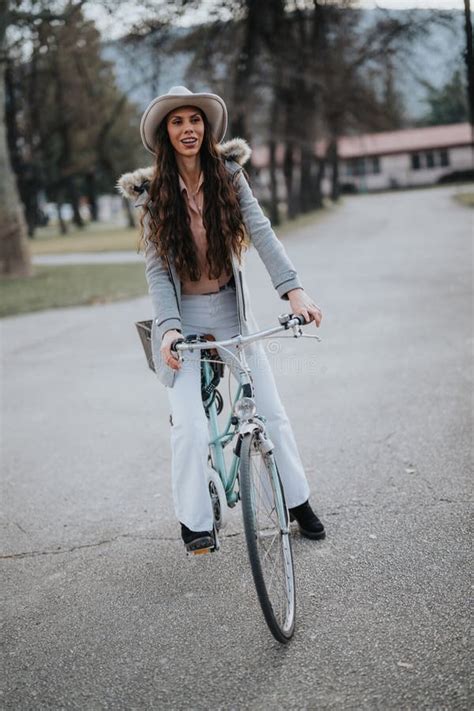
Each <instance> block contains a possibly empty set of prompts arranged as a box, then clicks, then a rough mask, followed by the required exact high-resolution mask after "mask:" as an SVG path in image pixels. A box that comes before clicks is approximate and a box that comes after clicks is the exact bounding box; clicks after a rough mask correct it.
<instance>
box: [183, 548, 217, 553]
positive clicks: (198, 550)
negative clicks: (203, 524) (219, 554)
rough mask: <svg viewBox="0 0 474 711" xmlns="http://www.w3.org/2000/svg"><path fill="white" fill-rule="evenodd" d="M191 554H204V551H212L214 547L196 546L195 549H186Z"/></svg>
mask: <svg viewBox="0 0 474 711" xmlns="http://www.w3.org/2000/svg"><path fill="white" fill-rule="evenodd" d="M188 552H189V553H190V554H191V555H205V554H206V553H213V552H214V548H213V547H212V548H198V549H197V550H196V551H188Z"/></svg>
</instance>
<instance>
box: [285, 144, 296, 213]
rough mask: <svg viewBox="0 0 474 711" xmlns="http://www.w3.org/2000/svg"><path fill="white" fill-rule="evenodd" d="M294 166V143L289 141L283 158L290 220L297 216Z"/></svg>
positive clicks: (287, 209)
mask: <svg viewBox="0 0 474 711" xmlns="http://www.w3.org/2000/svg"><path fill="white" fill-rule="evenodd" d="M293 167H294V156H293V144H292V143H287V144H286V145H285V157H284V159H283V174H284V176H285V186H286V214H287V218H288V219H289V220H292V219H293V218H294V217H296V213H297V211H296V204H295V195H294V190H293Z"/></svg>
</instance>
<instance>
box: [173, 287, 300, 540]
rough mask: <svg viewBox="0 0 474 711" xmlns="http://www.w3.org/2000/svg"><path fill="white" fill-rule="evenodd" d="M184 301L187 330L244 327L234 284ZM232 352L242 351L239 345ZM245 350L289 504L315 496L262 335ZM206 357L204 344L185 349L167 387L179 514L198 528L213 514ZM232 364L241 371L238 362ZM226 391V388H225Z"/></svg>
mask: <svg viewBox="0 0 474 711" xmlns="http://www.w3.org/2000/svg"><path fill="white" fill-rule="evenodd" d="M181 307H182V312H181V326H182V332H183V335H184V336H188V335H190V334H198V335H203V334H207V333H210V334H212V335H213V336H214V337H215V338H216V340H223V339H226V338H232V337H233V336H236V335H237V334H238V333H239V325H238V315H237V299H236V292H235V288H234V287H233V286H227V287H226V288H225V289H223V290H222V291H219V292H217V293H215V294H206V295H203V294H198V295H195V294H192V295H186V294H183V295H182V296H181ZM218 350H219V355H220V357H221V358H222V360H224V361H225V362H227V363H229V361H230V362H232V359H230V358H229V356H228V354H226V353H225V351H223V350H222V349H218ZM232 352H234V353H235V352H236V351H235V348H234V349H233V350H232ZM245 353H246V358H247V362H248V365H249V366H250V368H251V373H252V379H253V385H254V390H255V403H256V406H257V412H258V413H259V414H261V415H264V417H266V427H267V432H268V434H269V437H270V439H271V440H272V442H273V444H274V447H275V449H274V454H275V459H276V462H277V465H278V469H279V472H280V477H281V480H282V483H283V489H284V492H285V497H286V503H287V506H288V507H293V506H298V505H299V504H302V503H303V502H304V501H306V500H307V499H308V498H309V486H308V482H307V480H306V475H305V472H304V468H303V463H302V461H301V458H300V455H299V452H298V448H297V445H296V441H295V437H294V434H293V430H292V427H291V424H290V422H289V420H288V417H287V414H286V412H285V408H284V407H283V404H282V402H281V400H280V396H279V394H278V391H277V388H276V384H275V379H274V376H273V372H272V369H271V366H270V363H269V362H268V358H267V356H266V353H265V350H264V348H263V346H262V343H261V342H260V341H257V342H256V343H253V344H251V345H249V346H247V347H246V348H245ZM200 357H201V353H200V351H198V350H195V351H194V352H193V353H190V352H186V353H184V356H183V361H182V363H181V368H180V370H178V371H177V372H176V377H175V380H174V385H173V387H171V388H166V391H167V393H168V398H169V403H170V408H171V416H172V422H173V424H172V427H171V470H172V489H173V500H174V507H175V512H176V517H177V518H178V520H179V521H181V523H184V524H185V525H186V526H187V527H188V528H190V529H191V530H192V531H210V530H211V529H212V522H213V518H212V509H211V502H210V498H209V492H208V488H207V479H206V471H207V458H208V452H209V449H208V443H209V426H208V419H207V417H206V414H205V412H204V406H203V403H202V399H201V375H200V373H201V370H200ZM231 370H232V373H233V375H234V376H235V377H236V376H237V371H236V370H235V365H232V366H231ZM226 377H227V375H226ZM221 393H222V394H223V395H224V396H225V394H226V393H225V390H224V389H223V388H221Z"/></svg>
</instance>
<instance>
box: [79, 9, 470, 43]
mask: <svg viewBox="0 0 474 711" xmlns="http://www.w3.org/2000/svg"><path fill="white" fill-rule="evenodd" d="M219 5H220V2H219V0H203V2H202V3H201V7H200V8H199V10H195V11H192V12H188V13H187V15H186V16H185V17H183V18H182V20H181V22H180V24H181V25H184V26H187V25H194V24H198V23H200V22H205V21H206V19H207V16H208V12H209V9H210V8H212V7H214V8H215V7H218V6H219ZM358 5H359V6H360V7H363V8H374V7H383V8H387V9H390V10H398V9H403V10H406V9H411V8H420V9H424V8H433V9H439V10H452V9H457V10H463V9H464V2H463V0H358ZM85 7H86V15H87V16H88V17H89V18H91V19H93V20H95V22H96V23H97V26H98V28H99V30H100V31H101V32H102V33H103V36H104V39H116V38H117V37H120V36H121V35H122V34H123V33H124V31H126V29H127V26H130V25H132V24H133V23H134V22H139V21H140V19H141V18H143V17H144V16H145V15H146V14H149V13H146V11H145V10H144V8H143V7H142V6H141V5H140V3H129V4H128V3H127V4H125V5H122V6H121V7H120V9H119V10H118V11H117V13H114V16H113V17H111V16H110V15H108V14H107V13H105V12H104V10H103V9H102V8H101V5H100V0H99V2H97V4H94V5H93V4H92V3H87V4H86V6H85Z"/></svg>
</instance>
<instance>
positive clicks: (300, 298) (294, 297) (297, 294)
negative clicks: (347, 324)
mask: <svg viewBox="0 0 474 711" xmlns="http://www.w3.org/2000/svg"><path fill="white" fill-rule="evenodd" d="M288 299H289V302H290V306H291V312H292V313H294V314H301V315H302V316H304V318H305V319H306V323H309V322H310V321H314V323H315V325H316V327H317V328H319V325H320V323H321V320H322V318H323V314H322V311H321V309H320V308H319V306H318V305H317V304H316V303H315V302H314V301H313V299H312V298H311V297H310V296H309V294H307V293H306V291H305V290H304V289H300V288H297V289H291V290H290V291H289V292H288Z"/></svg>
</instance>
